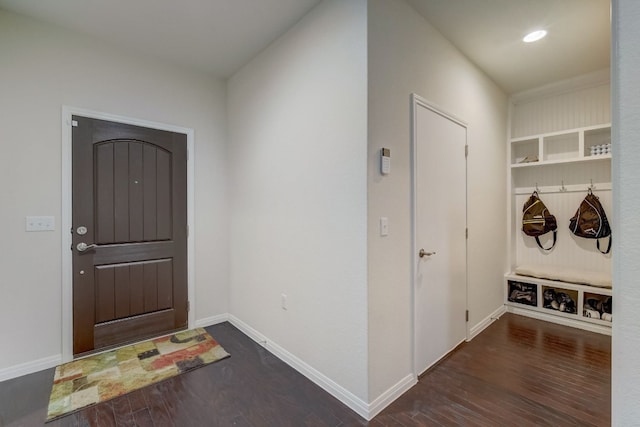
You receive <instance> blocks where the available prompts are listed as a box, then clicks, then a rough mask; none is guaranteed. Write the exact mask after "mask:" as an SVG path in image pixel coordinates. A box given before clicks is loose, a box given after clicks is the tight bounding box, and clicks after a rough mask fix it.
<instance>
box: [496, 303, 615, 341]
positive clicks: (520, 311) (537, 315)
mask: <svg viewBox="0 0 640 427" xmlns="http://www.w3.org/2000/svg"><path fill="white" fill-rule="evenodd" d="M506 308H507V312H508V313H513V314H517V315H519V316H525V317H531V318H534V319H538V320H544V321H546V322H551V323H558V324H560V325H565V326H571V327H574V328H578V329H584V330H585V331H590V332H597V333H599V334H603V335H611V328H610V327H607V326H601V325H596V324H594V323H588V322H581V321H580V320H574V319H568V318H566V317H560V316H555V315H553V314H547V313H541V312H539V311H533V310H527V309H525V308H520V307H514V306H512V305H508V306H506Z"/></svg>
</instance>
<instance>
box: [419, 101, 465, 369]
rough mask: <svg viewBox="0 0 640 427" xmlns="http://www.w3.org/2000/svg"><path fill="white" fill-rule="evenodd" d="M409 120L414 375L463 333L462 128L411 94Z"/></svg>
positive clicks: (463, 134) (449, 347)
mask: <svg viewBox="0 0 640 427" xmlns="http://www.w3.org/2000/svg"><path fill="white" fill-rule="evenodd" d="M413 119H414V134H413V149H414V172H413V193H414V195H413V197H414V203H415V213H414V233H415V235H414V248H415V254H414V258H415V262H414V268H415V271H414V279H415V280H414V286H415V289H414V304H415V319H414V323H415V324H414V331H415V338H414V339H415V345H414V348H415V371H416V374H417V375H419V374H421V373H423V372H424V371H425V370H427V369H428V368H429V367H430V366H432V365H433V364H434V363H436V362H437V361H438V360H440V359H441V358H442V357H443V356H445V355H446V354H447V353H448V352H449V351H451V350H452V349H454V348H455V347H456V346H457V345H458V344H460V343H461V342H462V341H464V340H465V339H466V335H467V328H466V309H467V245H466V227H467V225H466V224H467V218H466V217H467V166H466V163H467V162H466V154H465V146H466V142H467V129H466V126H465V125H464V124H463V123H462V122H460V121H458V120H456V119H454V118H452V117H450V116H448V115H447V114H444V113H442V112H440V111H438V110H436V109H435V108H434V107H431V106H430V105H429V104H428V103H427V102H425V101H424V100H422V99H420V98H419V97H417V96H414V99H413ZM420 253H422V256H421V255H420Z"/></svg>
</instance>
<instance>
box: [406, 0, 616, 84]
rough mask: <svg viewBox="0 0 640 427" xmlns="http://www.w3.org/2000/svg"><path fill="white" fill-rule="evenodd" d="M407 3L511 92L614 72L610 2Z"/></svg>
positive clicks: (422, 0) (451, 0)
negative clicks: (528, 38) (534, 38)
mask: <svg viewBox="0 0 640 427" xmlns="http://www.w3.org/2000/svg"><path fill="white" fill-rule="evenodd" d="M407 1H408V2H409V3H410V4H411V5H412V6H413V7H414V8H415V9H416V10H417V11H418V12H420V14H421V15H423V16H424V17H425V18H426V19H427V20H428V21H429V22H430V23H431V24H432V25H433V26H434V27H436V28H437V29H438V30H439V31H440V32H441V33H442V34H443V35H444V36H445V37H446V38H447V39H448V40H449V41H451V43H453V44H454V45H455V46H456V47H457V48H458V49H459V50H461V51H462V52H463V53H464V54H465V55H466V56H467V57H468V58H469V59H470V60H471V61H473V62H474V63H475V64H476V65H477V66H479V67H480V68H481V69H483V70H484V72H485V73H487V74H488V75H489V76H491V78H492V79H493V80H494V81H495V82H496V83H497V84H498V85H499V86H501V87H502V88H503V89H504V90H505V92H507V93H515V92H520V91H523V90H526V89H531V88H535V87H539V86H542V85H545V84H548V83H551V82H556V81H559V80H564V79H567V78H570V77H574V76H577V75H580V74H587V73H590V72H593V71H597V70H601V69H603V68H609V63H610V44H611V23H610V2H609V0H407ZM536 29H545V30H547V31H548V34H547V37H545V38H544V39H542V40H540V41H538V42H535V43H524V42H522V38H523V37H524V36H525V35H526V34H527V33H529V32H531V31H533V30H536Z"/></svg>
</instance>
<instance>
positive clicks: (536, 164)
mask: <svg viewBox="0 0 640 427" xmlns="http://www.w3.org/2000/svg"><path fill="white" fill-rule="evenodd" d="M602 160H611V154H599V155H597V156H587V157H576V158H570V159H562V160H543V161H541V162H531V163H516V164H512V165H511V168H512V169H515V168H527V167H539V166H548V165H561V164H566V163H579V162H593V161H602Z"/></svg>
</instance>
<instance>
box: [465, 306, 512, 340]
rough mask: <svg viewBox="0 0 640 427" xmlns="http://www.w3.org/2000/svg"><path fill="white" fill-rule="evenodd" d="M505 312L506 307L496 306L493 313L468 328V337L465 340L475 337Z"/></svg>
mask: <svg viewBox="0 0 640 427" xmlns="http://www.w3.org/2000/svg"><path fill="white" fill-rule="evenodd" d="M506 312H507V307H505V306H504V305H501V306H500V307H498V308H497V309H496V310H495V311H494V312H493V313H491V314H490V315H488V316H487V317H485V318H484V319H482V320H481V321H480V323H478V324H477V325H475V326H474V327H472V328H471V329H469V339H468V340H467V341H471V340H472V339H474V338H475V337H477V336H478V334H480V332H482V331H484V330H485V329H486V328H487V326H489V325H490V324H492V323H493V322H495V321H496V320H498V319H499V318H500V316H502V315H503V314H504V313H506Z"/></svg>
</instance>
